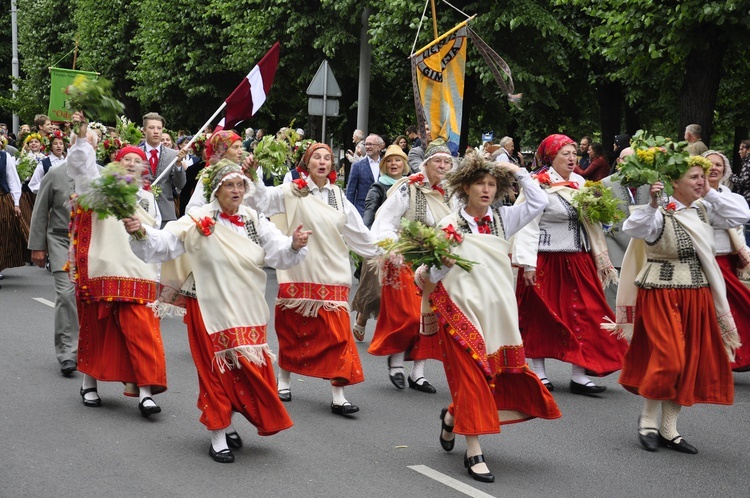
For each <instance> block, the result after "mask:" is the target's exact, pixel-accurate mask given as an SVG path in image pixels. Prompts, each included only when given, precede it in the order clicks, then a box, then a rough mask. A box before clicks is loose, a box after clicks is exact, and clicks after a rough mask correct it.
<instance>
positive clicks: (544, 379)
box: [539, 377, 555, 392]
mask: <svg viewBox="0 0 750 498" xmlns="http://www.w3.org/2000/svg"><path fill="white" fill-rule="evenodd" d="M539 380H540V381H541V382H542V384H544V387H546V388H547V390H548V391H549V392H552V391H554V390H555V385H554V384H552V382H550V381H549V379H548V378H547V377H542V378H540V379H539Z"/></svg>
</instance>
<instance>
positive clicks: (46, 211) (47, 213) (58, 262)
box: [29, 135, 95, 376]
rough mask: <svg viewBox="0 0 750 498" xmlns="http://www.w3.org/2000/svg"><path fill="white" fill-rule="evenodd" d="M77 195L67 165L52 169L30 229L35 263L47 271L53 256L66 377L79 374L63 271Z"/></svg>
mask: <svg viewBox="0 0 750 498" xmlns="http://www.w3.org/2000/svg"><path fill="white" fill-rule="evenodd" d="M94 136H95V135H94ZM92 140H93V137H92ZM74 191H75V184H74V181H73V179H72V178H70V177H69V176H68V168H67V165H66V164H65V162H63V163H62V164H61V165H60V166H58V167H57V168H53V169H51V170H50V171H49V173H48V174H47V175H45V176H44V178H43V179H42V183H41V186H40V188H39V193H38V194H37V197H36V202H35V204H34V212H33V214H32V215H31V226H30V229H29V249H30V250H31V260H32V261H33V262H34V264H36V265H37V266H40V267H42V268H44V265H45V262H46V256H47V255H49V265H50V271H52V276H53V277H54V278H55V354H56V356H57V361H58V362H60V371H61V372H62V373H63V375H66V376H68V375H70V374H72V373H73V372H74V371H75V370H76V368H77V364H76V360H77V356H78V311H77V310H76V290H75V286H74V285H73V282H71V280H70V278H69V277H68V272H67V271H65V270H63V266H64V265H65V263H66V262H67V261H68V247H69V245H70V241H69V240H68V223H70V208H69V206H68V200H69V199H70V196H71V195H72V194H73V192H74Z"/></svg>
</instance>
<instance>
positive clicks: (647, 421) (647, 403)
mask: <svg viewBox="0 0 750 498" xmlns="http://www.w3.org/2000/svg"><path fill="white" fill-rule="evenodd" d="M659 408H661V401H659V400H656V399H645V400H643V410H641V423H640V425H639V427H638V430H639V431H640V432H641V433H642V434H644V435H645V434H646V433H648V432H652V431H643V430H642V429H645V428H650V429H656V428H657V427H658V423H659Z"/></svg>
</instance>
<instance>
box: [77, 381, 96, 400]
mask: <svg viewBox="0 0 750 498" xmlns="http://www.w3.org/2000/svg"><path fill="white" fill-rule="evenodd" d="M92 387H93V388H96V387H97V385H96V379H95V378H93V377H92V376H90V375H87V374H83V384H82V385H81V388H82V389H83V390H84V391H85V390H86V389H91V388H92ZM83 397H84V398H86V399H87V400H88V401H95V400H97V399H99V395H98V394H97V393H93V392H92V393H86V394H84V396H83Z"/></svg>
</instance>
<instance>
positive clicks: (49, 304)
mask: <svg viewBox="0 0 750 498" xmlns="http://www.w3.org/2000/svg"><path fill="white" fill-rule="evenodd" d="M32 299H34V301H36V302H38V303H42V304H46V305H47V306H49V307H50V308H54V307H55V303H53V302H52V301H47V300H46V299H44V298H43V297H34V298H32Z"/></svg>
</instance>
